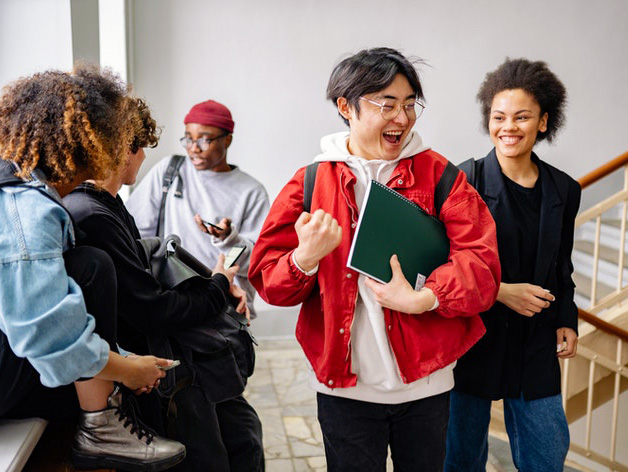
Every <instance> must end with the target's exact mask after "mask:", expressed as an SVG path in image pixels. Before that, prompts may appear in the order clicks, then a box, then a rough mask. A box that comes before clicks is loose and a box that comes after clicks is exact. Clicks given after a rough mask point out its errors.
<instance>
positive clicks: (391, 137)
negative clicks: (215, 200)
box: [384, 131, 403, 144]
mask: <svg viewBox="0 0 628 472" xmlns="http://www.w3.org/2000/svg"><path fill="white" fill-rule="evenodd" d="M402 134H403V131H384V139H385V140H386V141H387V142H389V143H391V144H398V143H399V142H400V141H401V135H402Z"/></svg>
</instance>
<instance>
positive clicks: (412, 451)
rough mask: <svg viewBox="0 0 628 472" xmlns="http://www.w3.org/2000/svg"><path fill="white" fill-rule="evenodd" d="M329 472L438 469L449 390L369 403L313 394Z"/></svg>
mask: <svg viewBox="0 0 628 472" xmlns="http://www.w3.org/2000/svg"><path fill="white" fill-rule="evenodd" d="M317 402H318V421H319V423H320V425H321V430H322V432H323V442H324V444H325V456H326V458H327V470H328V471H329V472H335V471H336V472H349V471H355V472H385V471H386V457H387V455H388V446H390V451H391V455H392V461H393V465H394V468H395V472H415V471H420V472H440V471H442V470H443V464H444V462H445V438H446V435H447V421H448V419H449V392H446V393H441V394H440V395H434V396H432V397H427V398H422V399H420V400H415V401H411V402H406V403H399V404H393V405H389V404H382V403H370V402H363V401H359V400H350V399H347V398H341V397H334V396H331V395H325V394H322V393H318V394H317Z"/></svg>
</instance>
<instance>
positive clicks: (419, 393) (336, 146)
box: [310, 131, 455, 404]
mask: <svg viewBox="0 0 628 472" xmlns="http://www.w3.org/2000/svg"><path fill="white" fill-rule="evenodd" d="M348 139H349V132H348V131H347V132H341V133H335V134H331V135H328V136H325V137H323V138H322V139H321V150H322V153H321V154H319V155H318V156H316V158H315V159H314V161H315V162H330V161H333V162H344V163H346V164H347V165H348V166H349V168H350V169H351V171H352V172H353V174H354V175H355V177H356V180H357V181H356V184H355V188H354V191H355V200H356V204H357V206H358V210H359V209H360V208H361V207H362V200H364V194H365V192H366V187H367V185H368V183H369V181H370V180H371V179H372V180H376V181H377V182H380V183H382V184H384V185H386V183H388V180H389V179H390V176H391V175H392V172H393V170H394V169H395V167H396V166H397V163H398V162H399V160H400V159H403V158H406V157H410V156H414V155H415V154H418V153H420V152H422V151H425V150H427V149H429V147H428V146H425V145H424V144H423V140H422V139H421V136H419V134H418V133H417V132H415V131H412V132H411V133H410V134H409V135H408V138H407V139H406V142H405V144H404V146H403V148H402V150H401V153H400V155H399V157H398V158H397V159H395V160H393V161H386V160H383V159H371V160H368V159H365V158H363V157H360V156H354V155H351V154H350V153H349V150H348V148H347V142H348ZM392 237H394V236H392ZM364 281H365V276H364V275H360V276H359V278H358V298H357V300H356V306H355V317H354V320H353V325H352V328H351V368H352V371H353V372H354V373H355V374H357V376H358V382H357V385H356V386H355V387H350V388H335V389H330V388H328V387H327V386H326V385H324V384H322V383H320V382H319V381H318V380H317V379H316V376H315V375H314V372H313V371H312V370H311V369H310V385H311V386H312V388H313V389H314V390H316V391H317V392H321V393H325V394H327V395H334V396H338V397H344V398H351V399H354V400H361V401H368V402H374V403H386V404H398V403H404V402H408V401H413V400H418V399H420V398H425V397H429V396H432V395H437V394H439V393H443V392H446V391H449V390H451V389H452V388H453V385H454V378H453V367H454V365H455V363H453V364H451V365H449V366H447V367H444V368H443V369H440V370H438V371H436V372H433V373H432V374H430V375H429V376H427V377H424V378H422V379H419V380H416V381H415V382H412V383H411V384H404V383H403V381H402V380H401V377H400V375H399V369H398V367H397V362H396V360H395V357H394V354H393V352H392V349H391V347H390V344H389V342H388V336H387V334H386V326H385V323H384V312H383V310H382V307H381V306H380V305H379V304H378V303H377V302H376V301H375V297H374V295H373V293H372V292H371V290H370V289H369V288H368V287H367V286H366V285H365V283H364ZM407 316H421V315H407Z"/></svg>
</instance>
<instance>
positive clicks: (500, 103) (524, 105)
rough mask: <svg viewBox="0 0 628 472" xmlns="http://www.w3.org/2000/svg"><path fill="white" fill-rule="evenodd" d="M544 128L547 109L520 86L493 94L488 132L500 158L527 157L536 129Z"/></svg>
mask: <svg viewBox="0 0 628 472" xmlns="http://www.w3.org/2000/svg"><path fill="white" fill-rule="evenodd" d="M545 130H547V113H544V114H543V115H541V107H540V106H539V104H538V102H537V101H536V100H535V98H534V97H533V96H532V95H530V94H529V93H528V92H526V91H525V90H523V89H510V90H503V91H501V92H499V93H498V94H496V95H495V96H494V97H493V102H492V103H491V112H490V116H489V122H488V132H489V135H490V136H491V141H492V142H493V145H494V146H495V152H496V154H497V157H498V158H499V159H530V156H531V154H532V148H533V147H534V144H535V143H536V136H537V133H538V132H539V131H545Z"/></svg>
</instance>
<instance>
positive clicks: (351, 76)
mask: <svg viewBox="0 0 628 472" xmlns="http://www.w3.org/2000/svg"><path fill="white" fill-rule="evenodd" d="M413 63H416V64H422V63H423V61H422V60H421V59H418V58H416V59H413V60H412V62H411V61H410V60H408V59H407V58H406V57H405V56H404V55H403V54H401V53H400V52H399V51H397V50H396V49H392V48H384V47H380V48H373V49H363V50H362V51H360V52H358V53H357V54H354V55H353V56H350V57H347V58H346V59H344V60H343V61H341V62H340V63H339V64H338V65H337V66H336V67H335V68H334V70H333V71H332V73H331V76H330V77H329V82H328V84H327V98H328V99H329V100H331V101H332V103H333V104H334V106H336V103H337V101H338V98H340V97H345V98H346V99H347V102H348V103H349V105H351V106H352V107H353V108H355V111H356V112H357V114H358V116H360V97H361V96H363V95H366V94H368V93H373V92H379V91H380V90H383V89H385V88H386V87H388V86H389V85H390V84H391V83H392V82H393V80H395V76H396V75H397V74H401V75H403V76H404V77H405V78H406V79H408V82H409V83H410V87H412V90H413V91H414V93H415V98H416V99H417V100H422V99H423V98H424V96H423V88H422V87H421V81H420V80H419V74H418V73H417V71H416V69H415V68H414V65H413ZM339 114H340V113H339ZM340 117H341V118H342V120H343V121H344V122H345V124H347V125H349V120H347V119H346V118H345V117H343V116H342V115H340Z"/></svg>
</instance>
